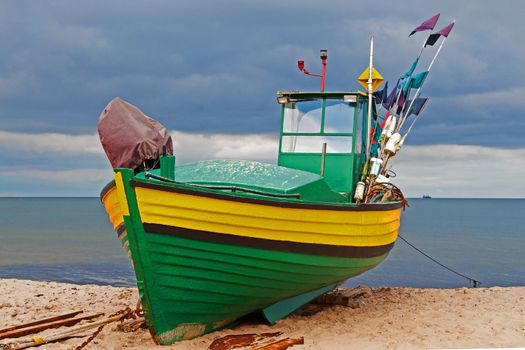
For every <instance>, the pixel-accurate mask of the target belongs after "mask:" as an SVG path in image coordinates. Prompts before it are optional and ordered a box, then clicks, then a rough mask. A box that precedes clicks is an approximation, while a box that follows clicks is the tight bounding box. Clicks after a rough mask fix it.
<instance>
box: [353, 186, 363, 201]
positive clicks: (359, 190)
mask: <svg viewBox="0 0 525 350" xmlns="http://www.w3.org/2000/svg"><path fill="white" fill-rule="evenodd" d="M364 195H365V183H364V182H363V181H359V182H358V183H357V185H356V186H355V193H354V199H355V200H356V201H358V202H359V201H362V200H363V197H364Z"/></svg>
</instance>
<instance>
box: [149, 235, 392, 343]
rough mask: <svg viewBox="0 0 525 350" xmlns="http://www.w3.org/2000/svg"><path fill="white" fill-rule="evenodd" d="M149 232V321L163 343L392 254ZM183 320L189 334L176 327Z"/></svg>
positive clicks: (341, 277) (347, 274)
mask: <svg viewBox="0 0 525 350" xmlns="http://www.w3.org/2000/svg"><path fill="white" fill-rule="evenodd" d="M144 238H145V239H144V244H145V246H146V247H147V249H148V251H149V253H150V257H151V258H150V266H148V268H144V269H143V270H144V278H145V279H146V280H149V281H154V286H148V287H149V288H147V291H148V292H149V293H148V294H149V303H150V304H151V308H152V309H155V310H159V311H157V312H154V313H153V314H152V316H153V319H152V320H151V321H152V322H153V323H154V324H155V329H156V332H157V339H158V341H159V342H160V343H163V344H169V343H172V342H175V341H178V340H182V339H185V338H189V337H191V336H192V335H193V332H202V333H208V332H210V331H213V330H215V329H217V328H220V327H222V326H224V325H227V324H228V323H230V322H232V321H234V320H236V319H237V318H239V317H241V316H243V315H245V314H248V313H250V312H253V311H254V310H262V309H265V308H266V307H268V306H270V305H272V304H274V303H276V302H278V301H280V300H283V299H287V298H290V297H293V296H296V295H301V294H303V293H306V292H308V291H313V290H317V289H320V288H322V287H325V286H327V285H333V284H337V283H340V282H342V281H344V280H345V279H347V278H349V277H353V276H356V275H358V274H361V273H363V272H365V271H367V270H369V269H371V268H373V267H374V266H376V265H377V264H379V263H380V262H381V261H383V260H384V258H385V257H386V255H382V256H378V257H374V258H354V259H349V258H340V257H322V256H315V255H305V254H297V253H287V252H278V251H267V250H261V249H256V248H248V247H240V246H233V245H225V244H220V243H210V242H200V241H196V240H190V239H184V238H178V237H173V236H166V235H159V234H154V233H146V234H145V236H144ZM332 288H333V286H332ZM329 289H331V288H329ZM315 296H316V295H313V296H312V297H311V298H310V299H312V298H314V297H315ZM307 301H308V300H306V301H305V302H307ZM298 306H301V305H298ZM298 306H295V307H298ZM295 307H294V308H295ZM290 311H293V309H292V310H289V311H288V313H289V312H290ZM284 316H285V315H284ZM183 324H186V325H187V327H184V328H183V330H184V331H185V332H180V334H174V333H173V332H172V330H173V329H176V328H177V327H180V326H181V325H183ZM186 332H189V334H187V333H186Z"/></svg>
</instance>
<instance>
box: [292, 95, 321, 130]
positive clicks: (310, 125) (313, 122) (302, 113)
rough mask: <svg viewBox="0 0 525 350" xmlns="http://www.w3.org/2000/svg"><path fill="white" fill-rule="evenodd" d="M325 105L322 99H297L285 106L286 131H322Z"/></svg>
mask: <svg viewBox="0 0 525 350" xmlns="http://www.w3.org/2000/svg"><path fill="white" fill-rule="evenodd" d="M322 111H323V106H322V103H321V101H320V100H310V101H297V102H291V103H287V104H286V105H285V106H284V125H283V131H284V132H293V133H302V132H305V133H318V132H320V131H321V117H322Z"/></svg>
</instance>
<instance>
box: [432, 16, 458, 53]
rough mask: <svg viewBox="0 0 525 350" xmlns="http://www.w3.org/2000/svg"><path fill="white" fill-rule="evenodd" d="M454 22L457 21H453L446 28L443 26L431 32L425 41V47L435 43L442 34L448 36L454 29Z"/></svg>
mask: <svg viewBox="0 0 525 350" xmlns="http://www.w3.org/2000/svg"><path fill="white" fill-rule="evenodd" d="M454 23H455V22H452V23H450V24H449V25H448V26H446V27H445V28H442V29H441V30H439V31H438V32H435V33H433V34H430V35H429V36H428V39H427V41H426V42H425V47H427V46H428V45H430V46H432V45H434V44H435V43H436V41H438V39H439V37H440V36H442V35H443V36H444V37H445V38H447V37H448V35H449V34H450V31H451V30H452V27H454Z"/></svg>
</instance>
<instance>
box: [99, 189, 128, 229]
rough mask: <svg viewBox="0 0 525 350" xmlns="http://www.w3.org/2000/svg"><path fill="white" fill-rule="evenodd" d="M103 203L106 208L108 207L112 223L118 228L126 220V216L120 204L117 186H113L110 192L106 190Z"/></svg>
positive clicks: (114, 227) (107, 210)
mask: <svg viewBox="0 0 525 350" xmlns="http://www.w3.org/2000/svg"><path fill="white" fill-rule="evenodd" d="M102 203H103V204H104V208H106V212H107V213H108V216H109V221H111V224H112V225H113V229H114V230H117V227H118V226H119V225H120V224H121V223H122V222H123V221H124V217H123V214H122V207H121V205H120V200H119V197H118V194H117V188H116V187H112V188H111V189H110V190H109V191H108V192H106V194H105V195H104V197H103V198H102Z"/></svg>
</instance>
